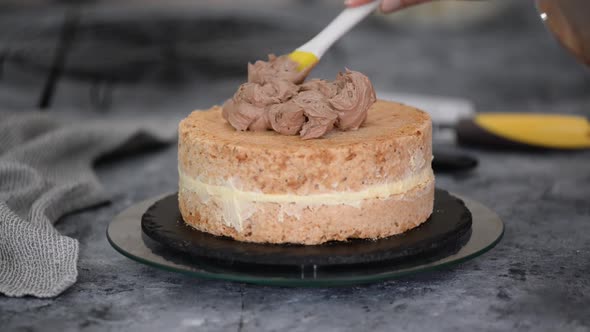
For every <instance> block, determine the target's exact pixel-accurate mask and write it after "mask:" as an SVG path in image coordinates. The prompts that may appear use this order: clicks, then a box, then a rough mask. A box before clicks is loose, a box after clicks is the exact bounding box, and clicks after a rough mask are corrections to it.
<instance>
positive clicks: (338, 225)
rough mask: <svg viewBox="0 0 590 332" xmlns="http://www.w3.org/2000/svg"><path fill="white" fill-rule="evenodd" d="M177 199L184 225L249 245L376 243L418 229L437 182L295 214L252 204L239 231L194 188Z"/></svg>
mask: <svg viewBox="0 0 590 332" xmlns="http://www.w3.org/2000/svg"><path fill="white" fill-rule="evenodd" d="M178 197H179V208H180V212H181V214H182V217H183V219H184V221H185V222H186V223H187V224H188V225H190V226H192V227H194V228H196V229H198V230H200V231H203V232H207V233H211V234H214V235H222V236H229V237H232V238H234V239H235V240H238V241H245V242H260V243H264V242H267V243H300V244H308V245H312V244H321V243H324V242H327V241H332V240H336V241H344V240H347V239H351V238H364V239H378V238H383V237H388V236H391V235H395V234H400V233H403V232H405V231H407V230H410V229H412V228H415V227H417V226H418V225H420V224H422V223H423V222H424V221H426V220H427V219H428V217H429V216H430V214H431V213H432V207H433V202H434V179H433V178H432V179H431V180H429V181H428V182H425V183H423V184H421V185H419V186H417V187H415V188H413V189H411V190H409V191H407V192H405V193H403V194H398V195H392V196H390V197H388V198H386V199H381V198H369V199H365V200H363V201H362V203H361V205H360V207H354V206H348V205H313V206H306V207H298V208H297V211H294V209H292V208H291V209H289V208H287V209H286V208H285V206H284V205H283V204H280V203H272V202H252V203H249V204H251V206H250V208H251V209H252V211H254V212H253V213H252V214H251V215H250V217H249V218H247V219H245V220H244V221H243V223H242V225H241V226H242V227H241V230H238V229H235V228H234V227H230V226H228V225H226V224H225V223H224V222H223V220H221V218H220V217H219V216H220V215H221V212H220V211H221V210H222V209H223V207H222V206H220V205H219V204H217V203H216V202H215V201H213V200H210V201H207V202H202V201H201V199H200V197H199V195H198V194H197V193H195V192H192V191H190V190H181V192H180V193H179V196H178ZM286 211H287V212H286Z"/></svg>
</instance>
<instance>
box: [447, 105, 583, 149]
mask: <svg viewBox="0 0 590 332" xmlns="http://www.w3.org/2000/svg"><path fill="white" fill-rule="evenodd" d="M456 129H457V138H458V141H459V143H462V144H468V145H480V146H482V145H483V146H487V147H502V148H510V147H515V148H527V147H533V148H545V149H567V150H571V149H587V148H590V122H588V119H586V118H585V117H583V116H575V115H559V114H540V113H480V114H477V115H476V116H475V117H474V118H472V119H464V120H461V121H459V123H458V124H457V128H456Z"/></svg>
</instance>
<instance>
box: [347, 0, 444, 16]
mask: <svg viewBox="0 0 590 332" xmlns="http://www.w3.org/2000/svg"><path fill="white" fill-rule="evenodd" d="M372 1H373V0H345V1H344V4H345V5H346V7H357V6H361V5H364V4H367V3H369V2H372ZM430 1H433V0H383V1H381V6H380V8H381V11H382V12H384V13H386V14H388V13H393V12H395V11H398V10H400V9H403V8H406V7H409V6H413V5H417V4H419V3H424V2H430Z"/></svg>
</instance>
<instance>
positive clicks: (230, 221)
mask: <svg viewBox="0 0 590 332" xmlns="http://www.w3.org/2000/svg"><path fill="white" fill-rule="evenodd" d="M306 75H307V72H300V71H299V70H298V65H297V63H294V62H293V61H291V60H290V59H289V58H288V57H286V56H281V57H275V56H272V55H271V56H269V61H267V62H266V61H257V62H256V63H254V64H249V65H248V82H246V83H244V84H242V85H240V87H239V88H238V90H237V91H236V93H235V94H234V96H233V97H232V98H230V99H229V100H228V101H226V102H225V103H224V104H223V106H222V107H220V106H214V107H212V108H211V109H209V110H199V111H194V112H192V113H191V114H190V115H189V116H188V117H187V118H185V119H184V120H182V121H181V123H180V125H179V140H178V172H179V192H178V200H179V208H180V212H181V214H182V218H183V219H184V222H185V223H186V224H188V225H190V226H192V227H194V228H196V229H197V230H200V231H203V232H207V233H211V234H214V235H218V236H228V237H231V238H233V239H235V240H238V241H247V242H260V243H297V244H307V245H313V244H321V243H324V242H328V241H345V240H347V239H352V238H365V239H378V238H383V237H388V236H391V235H394V234H400V233H403V232H405V231H407V230H409V229H412V228H414V227H416V226H418V225H420V224H421V223H423V222H424V221H426V220H427V219H428V217H429V216H430V214H431V213H432V207H433V202H434V176H433V173H432V168H431V160H432V144H431V140H432V125H431V121H430V117H429V116H428V114H426V113H424V112H422V111H420V110H418V109H415V108H413V107H409V106H405V105H402V104H397V103H393V102H386V101H376V98H375V91H374V89H373V86H372V84H371V82H370V80H369V79H368V77H366V76H365V75H363V74H361V73H359V72H355V71H351V70H346V72H344V73H340V74H338V76H337V77H336V79H335V80H333V81H327V80H318V79H315V80H310V81H307V82H304V81H305V76H306Z"/></svg>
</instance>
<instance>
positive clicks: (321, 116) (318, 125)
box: [222, 55, 376, 139]
mask: <svg viewBox="0 0 590 332" xmlns="http://www.w3.org/2000/svg"><path fill="white" fill-rule="evenodd" d="M297 67H298V64H297V63H295V62H293V61H292V60H291V59H289V58H288V57H287V56H286V55H283V56H280V57H275V56H274V55H269V60H268V61H257V62H256V63H254V64H248V82H247V83H244V84H242V85H240V87H239V88H238V90H237V91H236V93H235V94H234V95H233V97H232V98H230V99H229V100H227V101H226V102H225V103H224V104H223V111H222V116H223V118H224V119H226V120H227V121H228V122H229V123H230V124H231V125H232V126H233V127H234V128H235V129H236V130H239V131H266V130H268V129H270V130H274V131H276V132H278V133H280V134H283V135H297V134H299V135H300V137H301V138H302V139H312V138H318V137H321V136H323V135H325V134H326V133H327V132H330V131H331V130H332V129H334V128H338V129H339V130H341V131H347V130H356V129H358V127H359V126H360V125H361V124H362V123H363V122H364V121H365V119H366V116H367V111H368V109H369V107H370V106H371V105H372V104H373V103H374V102H375V100H376V98H375V90H374V89H373V85H372V84H371V82H370V81H369V78H367V76H365V75H363V74H361V73H359V72H355V71H351V70H348V69H347V70H346V72H345V73H340V74H338V76H337V77H336V79H335V80H334V81H327V80H319V79H315V80H311V81H309V82H306V83H303V81H304V80H305V77H306V76H307V73H308V71H309V70H308V71H304V72H299V71H298V70H297Z"/></svg>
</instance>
